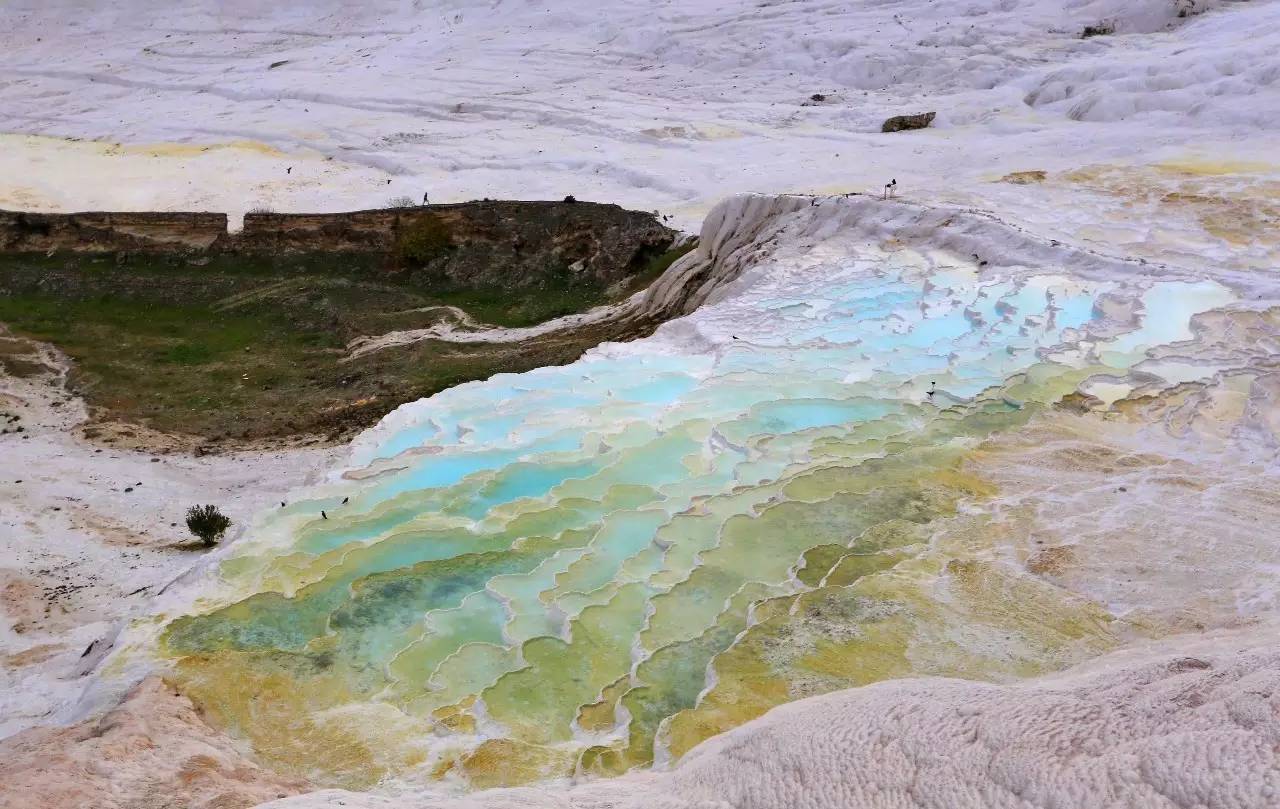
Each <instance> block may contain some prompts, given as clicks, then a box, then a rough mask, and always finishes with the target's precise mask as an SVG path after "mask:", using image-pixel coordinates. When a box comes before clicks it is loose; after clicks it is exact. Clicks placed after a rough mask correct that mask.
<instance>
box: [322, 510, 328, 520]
mask: <svg viewBox="0 0 1280 809" xmlns="http://www.w3.org/2000/svg"><path fill="white" fill-rule="evenodd" d="M320 519H322V520H327V519H329V515H328V514H325V513H324V512H323V511H321V512H320Z"/></svg>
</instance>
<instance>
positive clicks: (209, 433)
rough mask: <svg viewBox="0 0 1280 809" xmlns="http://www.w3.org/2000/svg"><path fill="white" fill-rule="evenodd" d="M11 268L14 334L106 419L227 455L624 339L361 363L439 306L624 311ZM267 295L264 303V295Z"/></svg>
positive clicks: (3, 264)
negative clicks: (218, 448)
mask: <svg viewBox="0 0 1280 809" xmlns="http://www.w3.org/2000/svg"><path fill="white" fill-rule="evenodd" d="M689 249H690V248H689V247H688V246H686V247H683V248H679V249H677V250H672V251H668V252H667V253H664V254H662V255H659V256H655V257H652V258H650V259H649V261H648V263H647V264H646V266H645V267H644V268H643V270H642V272H641V276H643V278H642V279H641V278H637V279H636V280H633V281H632V282H631V283H629V284H628V285H627V287H626V288H625V289H623V290H621V294H624V295H625V294H630V292H633V291H634V290H635V289H636V288H638V286H639V285H641V284H644V283H648V282H649V281H650V280H652V279H653V278H656V277H657V276H658V275H659V274H661V272H662V271H664V270H665V269H666V268H667V267H668V266H670V264H671V263H672V262H673V261H675V259H676V258H678V257H679V256H680V255H683V254H684V253H685V252H687V251H688V250H689ZM206 258H207V259H208V260H205V259H203V258H202V259H200V260H199V261H198V262H197V263H192V262H190V261H187V260H186V259H181V258H173V257H148V256H131V257H130V258H129V259H128V260H127V261H124V262H120V263H117V262H116V261H115V259H114V257H107V256H77V255H55V256H44V255H22V256H12V255H10V256H0V322H3V323H5V324H8V325H9V326H10V328H12V329H13V331H14V332H15V333H16V334H19V335H22V336H26V337H32V338H35V339H38V340H43V341H46V342H50V343H53V344H54V345H56V346H58V347H59V348H61V349H62V350H63V351H65V352H66V353H67V354H68V355H69V356H70V357H71V358H72V359H73V360H74V362H75V366H74V371H73V373H72V376H71V380H70V383H71V386H72V388H73V390H75V391H76V392H77V393H79V394H81V395H83V396H84V397H85V398H86V400H87V401H88V402H89V404H90V405H91V406H92V407H93V408H95V413H96V414H97V415H99V416H100V417H103V418H109V419H116V420H121V421H126V422H130V423H140V424H144V425H146V426H149V427H151V428H153V429H157V430H161V431H165V432H172V433H182V434H188V435H194V436H200V437H202V438H204V439H206V440H211V441H213V442H215V443H216V442H227V443H236V442H239V441H243V440H258V439H268V440H273V439H277V438H286V437H289V436H293V435H299V434H321V435H328V436H330V437H335V438H336V437H337V436H339V435H345V434H349V433H350V432H352V431H354V430H357V429H361V428H363V427H366V426H368V425H369V424H371V423H372V422H373V421H375V420H376V419H377V418H378V417H380V416H381V415H382V414H383V413H385V412H387V411H388V410H390V409H392V408H394V407H395V406H397V405H399V404H401V403H403V402H406V401H412V400H414V399H418V398H421V397H424V396H429V395H431V394H433V393H435V392H437V391H440V390H443V389H445V388H447V387H451V386H453V385H456V384H459V383H462V382H467V381H471V380H475V379H484V378H487V377H489V376H491V375H493V374H495V373H499V372H504V371H523V370H528V369H531V368H535V367H539V366H543V365H551V364H558V363H564V362H570V361H572V360H573V359H575V358H576V357H577V356H579V355H580V354H581V352H582V351H583V350H585V349H586V348H589V347H591V346H592V345H595V344H597V343H598V342H600V341H601V340H606V339H620V338H625V337H627V336H630V335H629V334H628V333H622V332H614V331H610V329H609V327H602V328H600V329H595V330H584V331H583V333H581V334H577V333H575V334H573V335H567V336H557V337H551V338H547V339H545V340H540V341H536V342H534V343H525V344H520V345H485V344H480V345H457V344H448V343H438V342H427V343H419V344H416V345H413V346H408V347H403V348H396V349H387V350H384V351H379V352H375V353H373V354H370V355H367V356H366V357H362V358H360V359H357V360H354V361H350V362H345V361H344V358H345V356H346V351H345V345H346V343H347V341H348V340H350V339H352V338H353V337H355V336H357V335H365V334H380V333H384V332H387V331H392V330H396V329H406V328H419V327H422V326H425V325H428V324H430V323H432V322H435V321H436V320H438V318H439V316H440V315H439V313H438V312H431V311H421V310H423V309H424V308H426V307H430V306H434V305H442V304H443V305H450V306H456V307H458V308H460V309H463V310H464V311H466V312H467V313H468V314H470V315H471V316H472V317H473V318H475V319H476V320H479V321H481V322H484V323H489V324H493V325H497V326H506V327H520V326H529V325H533V324H536V323H540V322H543V321H545V320H548V319H550V318H554V317H559V316H562V315H566V314H571V313H574V312H580V311H583V310H585V309H588V308H590V307H592V306H596V305H599V304H602V303H607V302H609V300H610V298H609V294H608V293H607V292H606V290H604V289H602V288H599V287H596V286H592V285H588V284H577V285H575V284H573V283H572V282H571V281H570V280H569V279H567V278H562V277H561V275H558V274H555V273H552V274H550V276H549V278H548V280H546V281H545V282H544V284H543V286H541V287H539V288H535V289H529V290H523V291H517V292H512V291H509V290H499V289H444V290H441V289H430V288H427V289H424V288H421V287H419V286H417V285H415V284H411V283H405V282H404V281H403V280H402V277H400V276H397V275H396V274H395V273H388V272H386V271H385V270H386V268H384V267H381V266H375V264H374V263H373V262H371V261H370V260H369V259H368V258H367V257H364V258H360V259H359V260H356V259H352V257H349V256H343V255H335V256H303V257H297V256H292V257H289V256H285V257H279V258H270V257H263V258H260V257H253V258H248V259H246V258H244V257H236V256H208V257H206ZM255 290H257V291H260V292H261V294H259V295H255V294H253V293H254V292H255Z"/></svg>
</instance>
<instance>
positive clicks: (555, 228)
mask: <svg viewBox="0 0 1280 809" xmlns="http://www.w3.org/2000/svg"><path fill="white" fill-rule="evenodd" d="M424 225H425V226H429V227H431V228H432V229H433V231H434V232H435V233H437V234H439V235H440V237H441V238H442V241H444V240H447V244H442V245H441V248H442V249H440V250H439V252H438V256H436V257H435V258H433V259H431V260H429V261H427V262H425V266H423V267H421V268H419V269H416V270H415V272H422V273H423V274H425V275H429V276H435V277H437V278H438V279H439V280H443V281H446V282H447V283H450V284H454V285H459V286H496V287H519V286H524V285H525V284H524V283H522V281H521V279H524V278H530V277H536V276H542V275H545V274H546V272H547V271H548V269H549V268H550V269H551V270H552V271H558V272H560V273H561V274H562V275H563V279H562V280H565V281H574V282H582V281H587V282H590V283H593V284H597V285H602V286H607V285H609V284H612V283H615V282H617V281H619V280H622V279H623V278H625V277H626V276H627V275H628V274H629V272H628V271H629V270H634V269H638V268H639V267H640V266H641V265H642V264H643V263H644V260H645V259H646V258H648V257H649V256H652V255H655V254H657V253H661V252H662V251H664V250H666V249H667V248H668V247H669V246H670V245H671V244H672V242H673V241H674V239H675V233H674V231H672V230H670V229H668V228H666V227H664V226H663V225H662V224H661V223H659V222H658V221H657V219H656V218H654V217H653V215H651V214H648V213H640V212H636V211H628V210H625V209H623V208H620V207H618V206H617V205H600V204H596V203H590V202H504V201H481V202H464V203H460V204H457V205H432V206H430V207H417V208H389V209H384V210H373V211H354V212H351V213H338V214H269V213H264V214H255V213H250V214H246V215H245V218H244V230H243V231H241V232H240V233H239V234H236V235H235V236H234V237H232V238H231V240H230V243H229V245H228V247H229V249H232V250H237V251H241V252H246V253H262V252H273V253H279V252H308V251H314V250H318V249H319V250H325V251H330V252H357V253H369V252H372V253H388V254H391V253H393V252H395V251H396V249H397V245H398V244H400V240H401V239H402V238H403V237H404V236H405V235H406V234H409V233H412V232H413V231H414V229H415V228H418V227H422V226H424Z"/></svg>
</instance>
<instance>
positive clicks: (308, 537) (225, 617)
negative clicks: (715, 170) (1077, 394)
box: [161, 246, 1232, 786]
mask: <svg viewBox="0 0 1280 809" xmlns="http://www.w3.org/2000/svg"><path fill="white" fill-rule="evenodd" d="M763 269H764V270H765V271H764V272H757V273H753V275H752V280H750V281H746V280H744V281H742V282H740V283H739V284H738V285H737V286H736V287H735V288H734V289H732V290H731V291H730V293H729V294H728V295H727V296H726V297H724V299H723V300H721V301H720V302H719V303H716V304H714V305H710V306H707V307H704V308H703V309H702V310H700V311H699V312H697V313H696V314H694V315H692V316H690V317H689V318H686V319H685V320H683V321H681V322H680V323H678V324H671V325H672V326H673V327H678V328H669V329H666V330H663V331H660V332H659V333H658V335H656V336H655V337H653V338H650V339H648V340H642V341H637V342H635V343H630V344H626V345H622V346H612V347H607V348H605V349H603V350H599V351H597V352H594V353H593V354H591V355H589V356H588V357H587V358H584V359H583V360H580V361H579V362H577V363H574V364H572V365H569V366H566V367H560V368H547V369H542V370H539V371H534V372H531V373H526V374H521V375H506V376H500V377H495V378H494V379H491V380H489V381H488V382H485V383H478V384H470V385H464V386H461V387H459V388H455V389H453V390H450V391H446V392H445V393H442V394H440V395H437V396H435V397H433V398H431V399H429V400H425V401H421V402H417V403H414V404H412V405H408V406H406V407H404V408H401V410H400V411H398V412H397V413H395V414H393V415H392V416H390V417H388V419H387V420H386V421H385V422H384V423H383V425H381V426H380V427H379V428H377V429H376V430H374V431H371V432H370V433H368V434H366V436H365V437H363V438H362V439H361V440H360V441H359V442H358V443H357V445H356V447H355V448H354V451H353V460H352V464H351V467H350V468H349V469H348V470H347V471H346V474H345V475H344V476H342V477H341V478H340V479H335V482H334V483H333V484H332V485H329V486H327V487H325V489H324V491H323V492H319V493H316V494H315V496H313V497H311V498H310V499H308V500H304V501H298V502H294V503H292V504H291V505H290V506H289V507H288V508H286V509H282V510H281V511H280V512H279V513H277V514H275V515H272V516H270V517H269V518H267V519H264V520H263V521H261V522H260V523H259V525H258V526H257V528H256V530H255V532H254V533H253V535H251V536H250V537H248V538H246V539H245V540H243V541H242V542H241V543H239V544H237V545H236V546H235V547H234V549H233V551H232V553H231V555H230V556H229V557H228V558H227V559H225V560H224V561H223V562H222V564H221V566H220V568H219V570H218V581H217V582H216V583H215V584H214V585H211V586H210V588H209V589H208V591H207V592H206V593H205V594H204V596H203V597H202V598H201V599H200V600H198V601H197V602H196V604H195V605H194V606H193V607H192V613H193V614H191V615H188V616H185V617H181V618H178V619H176V620H174V621H172V622H171V623H170V624H169V625H168V626H167V628H166V629H165V631H164V633H163V635H162V639H161V652H162V654H163V655H164V656H165V657H167V658H169V659H171V660H172V663H173V668H174V678H175V681H176V682H177V684H178V685H179V687H180V688H181V689H182V691H183V692H184V693H186V694H187V695H188V696H190V697H191V698H192V699H194V700H195V701H196V702H197V703H198V704H200V705H201V706H202V707H203V708H204V709H205V711H206V712H207V714H208V715H209V716H210V717H211V718H212V719H213V720H214V721H215V722H216V723H218V724H220V725H221V726H223V727H225V728H227V729H228V730H230V731H231V732H232V733H234V734H237V735H239V736H242V737H244V738H246V739H248V740H249V741H250V742H251V743H252V745H253V747H254V749H255V751H256V753H257V755H258V756H260V757H261V758H263V759H264V760H265V761H267V762H269V763H270V764H272V765H273V766H276V767H278V768H281V769H284V770H288V771H294V772H299V773H305V774H307V775H310V776H312V777H315V778H317V779H319V780H320V781H321V782H328V783H336V784H344V785H351V786H364V785H368V784H370V783H372V782H374V781H376V780H378V779H379V778H382V777H385V776H388V775H399V776H405V777H411V778H451V779H452V778H461V779H465V782H466V783H467V784H469V785H471V786H490V785H496V784H512V783H521V782H527V781H530V780H535V779H540V778H547V777H555V776H560V775H567V774H571V773H574V772H580V773H581V772H585V773H599V774H612V773H618V772H622V771H625V770H626V769H628V768H631V767H635V766H642V765H646V764H649V763H651V762H653V761H654V760H655V758H657V759H658V760H665V759H667V758H669V757H672V756H678V755H680V754H682V753H684V752H685V751H687V750H688V749H690V748H691V747H692V746H693V745H695V744H697V743H698V742H699V741H701V740H703V739H705V738H708V737H709V736H711V735H714V734H716V733H718V732H721V731H723V730H726V729H728V728H730V727H733V726H735V725H738V724H741V723H742V722H745V721H747V720H749V719H751V718H753V717H755V716H758V715H759V714H761V713H763V712H764V711H766V710H768V709H769V708H770V707H772V706H774V705H777V704H779V703H781V702H785V701H788V700H791V699H796V698H800V697H804V696H810V695H812V694H816V693H821V692H824V691H830V690H833V689H837V688H843V687H849V686H852V685H858V684H863V683H867V682H872V681H875V680H878V679H883V678H887V677H895V676H901V675H906V674H911V673H933V674H952V675H957V676H968V677H981V678H997V679H998V678H1004V677H1015V676H1025V675H1029V674H1034V673H1037V672H1040V671H1043V670H1047V669H1050V668H1055V667H1059V666H1062V665H1065V664H1067V663H1069V662H1072V661H1074V660H1076V659H1079V657H1081V656H1082V655H1085V654H1089V653H1096V652H1097V651H1100V650H1102V649H1105V648H1108V647H1109V646H1111V645H1113V643H1114V638H1113V637H1112V635H1111V632H1112V629H1111V628H1110V627H1109V626H1108V623H1107V621H1106V620H1105V617H1106V616H1105V612H1104V611H1103V610H1102V609H1101V608H1100V607H1098V606H1097V605H1093V604H1089V603H1086V602H1082V601H1080V600H1073V599H1069V598H1067V597H1065V596H1064V595H1062V594H1060V593H1055V592H1054V591H1053V590H1052V588H1049V587H1047V586H1044V585H1042V584H1038V583H1037V582H1036V581H1034V580H1031V579H1027V578H1019V577H1017V576H1015V575H1012V574H1010V573H1008V572H1007V571H1004V570H1002V569H1001V568H1000V567H999V566H998V565H995V564H992V563H991V560H990V558H989V554H988V552H987V551H988V548H987V544H986V539H985V538H984V534H983V530H982V525H981V522H980V521H978V520H975V521H974V522H973V524H972V525H969V528H968V529H965V530H968V531H969V532H970V533H967V534H966V533H965V532H964V531H963V530H959V529H957V530H958V531H959V533H957V532H956V531H953V532H952V534H951V536H952V539H951V540H949V541H948V542H947V543H939V542H938V541H937V540H936V538H935V537H934V536H933V529H932V526H933V525H934V524H935V523H936V522H937V521H939V520H944V519H945V520H951V521H952V523H953V524H961V523H963V519H964V518H965V504H966V503H971V502H974V501H980V500H981V499H983V498H985V497H989V496H990V495H991V494H992V491H991V487H990V484H988V483H986V482H985V481H983V480H981V479H979V478H977V477H975V476H973V475H972V474H970V473H969V472H968V471H967V470H966V466H965V460H966V457H967V456H968V455H969V454H970V453H972V452H973V451H975V448H976V447H977V446H978V444H979V443H980V442H981V440H982V439H983V438H984V437H986V436H988V435H990V434H991V433H992V432H994V431H1000V430H1007V429H1013V428H1016V427H1017V426H1019V425H1021V424H1023V423H1025V422H1026V421H1027V420H1028V419H1030V418H1033V417H1034V416H1035V415H1036V414H1037V413H1039V412H1041V411H1042V410H1044V409H1045V408H1046V407H1048V406H1050V405H1052V404H1053V403H1054V402H1057V401H1058V400H1060V399H1061V398H1062V397H1063V396H1064V395H1066V394H1068V393H1070V392H1072V391H1074V390H1076V389H1077V387H1078V386H1079V385H1080V384H1081V383H1082V382H1083V381H1084V380H1086V379H1087V378H1089V377H1090V376H1094V375H1099V374H1110V375H1117V374H1123V373H1124V372H1125V371H1126V369H1127V368H1128V367H1130V366H1131V365H1133V364H1135V363H1136V362H1138V361H1140V360H1141V359H1142V358H1143V357H1144V356H1145V353H1146V350H1147V349H1148V348H1149V347H1151V346H1154V345H1159V344H1166V343H1169V342H1173V341H1176V340H1180V339H1185V338H1187V337H1189V336H1190V332H1189V322H1190V318H1191V316H1192V315H1193V314H1195V313H1197V312H1201V311H1205V310H1207V309H1211V308H1214V307H1217V306H1221V305H1223V304H1225V303H1227V302H1229V301H1230V300H1231V298H1232V296H1231V294H1230V293H1229V292H1228V291H1227V290H1226V289H1225V288H1223V287H1221V286H1219V285H1217V284H1215V283H1212V282H1199V283H1187V282H1181V281H1161V280H1152V279H1149V278H1134V279H1131V280H1130V281H1121V280H1115V281H1110V282H1101V281H1081V280H1073V279H1072V278H1070V277H1067V276H1066V275H1058V274H1053V273H1047V272H1042V271H1036V272H1031V271H1028V272H1025V273H1009V274H1006V275H1004V276H1002V277H996V276H995V275H994V274H990V273H988V272H987V271H985V270H982V269H980V268H979V267H978V266H976V265H973V264H968V263H965V262H962V261H960V260H958V259H955V258H952V257H948V256H946V255H942V254H937V253H928V252H916V251H912V250H906V249H899V250H896V251H893V252H884V251H881V250H880V249H878V248H873V247H869V246H861V247H859V248H858V250H857V252H856V253H853V254H850V253H849V252H848V251H847V250H846V251H841V250H835V249H831V248H829V247H828V248H827V249H815V250H814V251H812V252H811V253H810V254H809V255H808V257H807V259H806V260H804V261H789V262H781V261H777V262H774V263H772V264H766V265H764V268H763ZM1104 296H1105V298H1106V299H1108V300H1132V301H1138V302H1139V303H1140V305H1139V306H1137V307H1136V308H1134V310H1135V311H1136V312H1137V313H1138V316H1137V317H1136V319H1135V320H1134V321H1133V322H1130V323H1127V324H1118V323H1117V322H1116V321H1115V320H1112V319H1107V318H1106V317H1104V310H1105V307H1101V306H1099V302H1100V301H1102V300H1103V299H1104ZM690 346H692V347H690ZM343 498H349V502H347V503H346V504H343V503H342V500H343ZM322 509H324V510H325V511H326V512H327V514H328V519H327V520H326V519H321V517H320V511H321V510H322ZM957 521H960V522H957Z"/></svg>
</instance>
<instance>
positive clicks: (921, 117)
mask: <svg viewBox="0 0 1280 809" xmlns="http://www.w3.org/2000/svg"><path fill="white" fill-rule="evenodd" d="M936 117H938V113H936V112H922V113H919V114H917V115H895V116H893V117H892V118H890V119H889V120H887V121H885V122H884V124H883V125H882V126H881V127H880V131H881V132H903V131H906V130H908V129H924V128H925V127H927V126H929V124H931V123H933V119H934V118H936Z"/></svg>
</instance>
